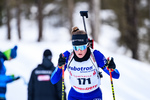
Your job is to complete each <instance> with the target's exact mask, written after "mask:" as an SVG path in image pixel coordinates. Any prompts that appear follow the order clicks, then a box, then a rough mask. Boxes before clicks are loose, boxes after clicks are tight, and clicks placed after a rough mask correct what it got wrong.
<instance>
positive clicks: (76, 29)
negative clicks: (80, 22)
mask: <svg viewBox="0 0 150 100" xmlns="http://www.w3.org/2000/svg"><path fill="white" fill-rule="evenodd" d="M71 33H72V35H77V34H87V33H86V32H85V31H83V30H79V28H78V27H76V26H75V27H73V28H72V32H71Z"/></svg>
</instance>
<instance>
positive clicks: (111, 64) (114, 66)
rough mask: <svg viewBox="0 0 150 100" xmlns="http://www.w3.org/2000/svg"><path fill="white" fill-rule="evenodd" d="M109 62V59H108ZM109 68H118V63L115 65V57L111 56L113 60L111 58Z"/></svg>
mask: <svg viewBox="0 0 150 100" xmlns="http://www.w3.org/2000/svg"><path fill="white" fill-rule="evenodd" d="M107 62H108V61H107ZM108 68H109V69H115V68H116V65H115V63H114V58H113V57H111V60H110V62H109V63H108Z"/></svg>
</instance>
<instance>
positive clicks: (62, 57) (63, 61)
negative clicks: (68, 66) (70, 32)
mask: <svg viewBox="0 0 150 100" xmlns="http://www.w3.org/2000/svg"><path fill="white" fill-rule="evenodd" d="M65 63H66V57H64V55H63V54H62V53H61V54H60V55H59V59H58V67H59V68H60V69H62V66H63V65H65Z"/></svg>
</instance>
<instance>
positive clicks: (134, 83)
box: [0, 19, 150, 100]
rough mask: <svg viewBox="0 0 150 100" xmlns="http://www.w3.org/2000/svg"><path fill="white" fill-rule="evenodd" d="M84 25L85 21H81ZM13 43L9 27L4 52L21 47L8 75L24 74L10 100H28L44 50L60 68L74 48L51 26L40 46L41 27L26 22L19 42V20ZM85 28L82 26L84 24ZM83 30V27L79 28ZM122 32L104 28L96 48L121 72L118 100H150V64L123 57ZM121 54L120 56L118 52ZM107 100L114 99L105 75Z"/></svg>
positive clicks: (0, 34) (0, 44) (2, 32)
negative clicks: (63, 55) (119, 44)
mask: <svg viewBox="0 0 150 100" xmlns="http://www.w3.org/2000/svg"><path fill="white" fill-rule="evenodd" d="M81 20H82V19H81ZM80 22H81V21H80ZM11 24H12V26H13V28H12V40H11V41H7V40H6V33H7V31H6V27H5V26H2V27H0V50H1V51H4V50H7V49H9V48H11V47H13V46H14V45H18V56H17V58H16V59H14V60H11V61H6V62H5V65H6V67H7V74H15V75H20V76H21V77H22V78H21V79H20V80H18V81H15V82H13V83H10V84H8V85H7V87H8V88H7V94H6V97H7V100H27V83H28V81H29V78H30V74H31V71H32V70H33V69H34V68H35V67H36V66H37V64H39V63H41V61H42V54H43V51H44V50H45V49H47V48H49V49H50V50H51V51H52V53H53V60H52V61H53V62H54V65H55V66H56V65H57V61H58V57H59V54H60V53H61V52H64V51H65V50H68V49H71V48H72V46H71V41H70V37H69V35H68V31H67V29H65V28H54V27H50V26H49V25H48V23H45V27H44V41H43V42H40V43H37V42H36V39H37V33H38V32H37V26H36V25H37V24H36V23H35V22H32V21H28V20H24V22H23V24H22V40H20V41H19V40H18V38H17V36H16V35H17V32H16V26H15V25H16V21H15V19H13V21H12V23H11ZM80 25H81V24H80ZM79 28H80V29H82V28H83V26H79ZM118 36H119V32H118V31H117V30H116V29H114V28H112V27H110V26H108V25H102V26H101V34H100V37H99V42H100V43H99V44H97V43H95V49H98V50H100V51H101V52H102V53H103V54H104V55H105V57H109V56H112V57H114V61H115V62H116V65H117V69H118V70H119V72H120V79H118V80H116V79H114V80H113V82H114V91H115V96H116V100H149V98H150V92H149V90H150V78H149V76H150V65H149V64H146V63H143V62H140V61H137V60H134V59H131V58H129V57H127V56H125V55H121V54H120V50H121V49H120V50H119V51H118V48H117V46H116V44H115V42H116V41H115V40H116V38H117V37H118ZM118 52H119V53H118ZM65 84H66V85H67V89H66V91H67V92H68V91H69V88H70V84H69V80H68V72H67V71H66V72H65ZM100 87H101V89H102V91H103V100H113V99H112V92H111V84H110V79H109V76H108V75H106V74H105V73H104V72H103V78H102V81H101V86H100Z"/></svg>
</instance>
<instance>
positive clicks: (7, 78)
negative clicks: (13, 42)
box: [0, 46, 20, 100]
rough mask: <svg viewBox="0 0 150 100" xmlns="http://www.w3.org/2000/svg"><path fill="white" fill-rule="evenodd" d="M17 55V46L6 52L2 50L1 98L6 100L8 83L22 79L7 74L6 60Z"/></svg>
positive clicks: (0, 56)
mask: <svg viewBox="0 0 150 100" xmlns="http://www.w3.org/2000/svg"><path fill="white" fill-rule="evenodd" d="M16 56H17V46H14V48H12V49H8V50H6V51H4V52H1V51H0V100H6V97H5V94H6V90H7V89H6V85H7V83H10V82H12V81H15V80H18V79H20V77H19V76H18V77H15V76H14V75H6V67H5V65H4V62H5V61H9V60H11V59H14V58H16Z"/></svg>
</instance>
